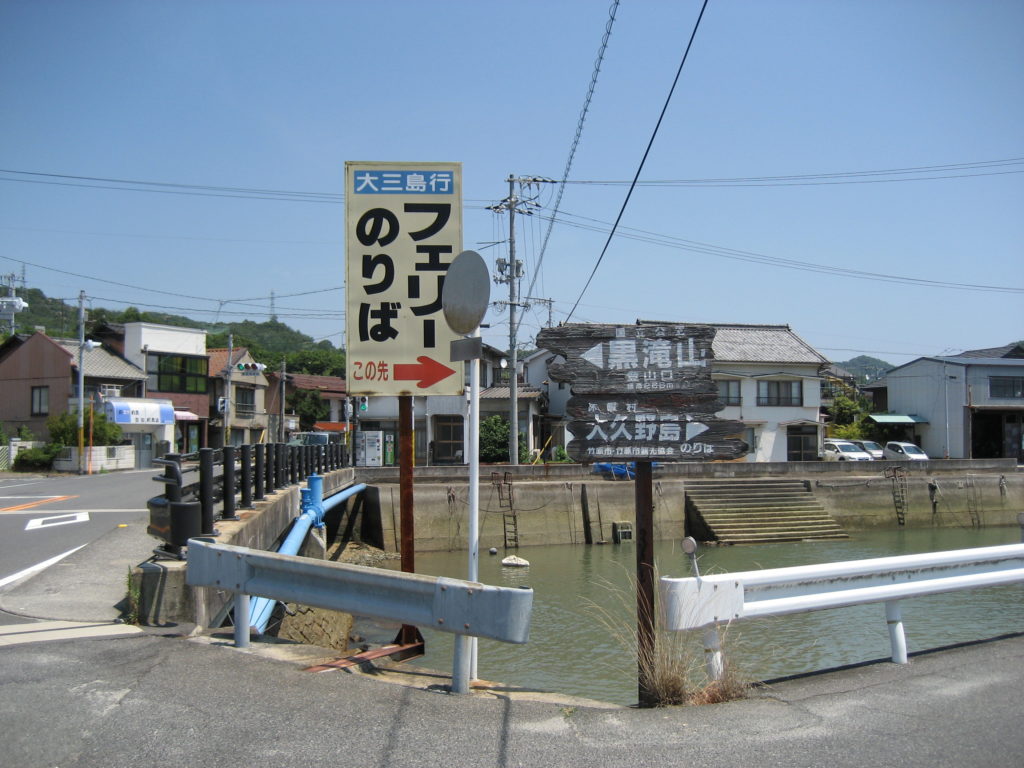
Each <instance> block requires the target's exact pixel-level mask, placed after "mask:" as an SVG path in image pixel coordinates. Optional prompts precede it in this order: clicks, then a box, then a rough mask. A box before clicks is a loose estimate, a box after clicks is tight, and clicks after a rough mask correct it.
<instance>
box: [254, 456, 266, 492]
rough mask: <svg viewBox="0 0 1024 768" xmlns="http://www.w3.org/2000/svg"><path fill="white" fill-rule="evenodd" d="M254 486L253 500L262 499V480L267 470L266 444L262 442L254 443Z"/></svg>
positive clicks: (264, 478)
mask: <svg viewBox="0 0 1024 768" xmlns="http://www.w3.org/2000/svg"><path fill="white" fill-rule="evenodd" d="M255 453H256V474H255V479H256V488H255V489H254V490H255V499H254V500H255V501H263V497H264V494H263V488H264V482H265V481H266V477H265V474H266V471H267V456H266V454H267V446H266V445H264V444H263V443H256V450H255Z"/></svg>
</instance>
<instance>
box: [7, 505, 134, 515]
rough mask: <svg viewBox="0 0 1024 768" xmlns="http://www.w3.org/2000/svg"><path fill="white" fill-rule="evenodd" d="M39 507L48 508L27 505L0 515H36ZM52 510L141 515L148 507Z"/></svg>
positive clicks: (56, 510)
mask: <svg viewBox="0 0 1024 768" xmlns="http://www.w3.org/2000/svg"><path fill="white" fill-rule="evenodd" d="M41 509H48V507H29V508H28V509H12V510H4V509H0V515H4V516H13V515H38V514H39V511H40V510H41ZM53 511H54V512H60V513H61V514H68V515H73V514H77V513H80V512H85V513H86V514H92V513H93V512H97V513H100V512H102V513H106V512H124V513H126V514H139V515H141V514H144V513H146V512H148V511H149V510H148V509H55V510H53Z"/></svg>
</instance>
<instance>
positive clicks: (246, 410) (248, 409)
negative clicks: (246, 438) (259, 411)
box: [235, 387, 256, 416]
mask: <svg viewBox="0 0 1024 768" xmlns="http://www.w3.org/2000/svg"><path fill="white" fill-rule="evenodd" d="M235 413H236V414H237V415H238V416H252V415H253V414H254V413H256V390H255V389H250V388H249V387H236V388H235Z"/></svg>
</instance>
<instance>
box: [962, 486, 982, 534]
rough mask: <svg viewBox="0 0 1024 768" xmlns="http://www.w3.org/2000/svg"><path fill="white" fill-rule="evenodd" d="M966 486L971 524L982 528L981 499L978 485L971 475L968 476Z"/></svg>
mask: <svg viewBox="0 0 1024 768" xmlns="http://www.w3.org/2000/svg"><path fill="white" fill-rule="evenodd" d="M964 488H965V489H966V490H967V514H968V515H970V517H971V526H972V527H973V528H981V499H980V494H979V493H978V486H977V485H976V484H975V482H974V478H973V477H972V476H971V475H968V476H967V480H966V481H965V482H964Z"/></svg>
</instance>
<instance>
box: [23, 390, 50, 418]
mask: <svg viewBox="0 0 1024 768" xmlns="http://www.w3.org/2000/svg"><path fill="white" fill-rule="evenodd" d="M22 391H24V390H22ZM32 415H33V416H49V415H50V388H49V387H32Z"/></svg>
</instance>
